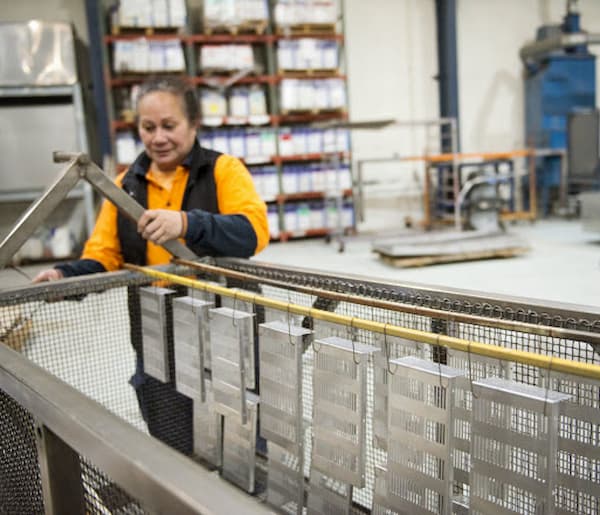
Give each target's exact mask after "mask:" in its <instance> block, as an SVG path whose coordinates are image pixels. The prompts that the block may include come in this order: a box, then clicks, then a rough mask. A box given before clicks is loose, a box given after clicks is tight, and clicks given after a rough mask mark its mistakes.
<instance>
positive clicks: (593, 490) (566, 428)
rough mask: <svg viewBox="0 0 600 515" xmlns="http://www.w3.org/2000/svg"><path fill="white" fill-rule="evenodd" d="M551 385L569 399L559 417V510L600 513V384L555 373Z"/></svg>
mask: <svg viewBox="0 0 600 515" xmlns="http://www.w3.org/2000/svg"><path fill="white" fill-rule="evenodd" d="M544 376H545V379H546V380H547V374H544ZM549 384H550V388H551V389H552V390H554V391H557V392H561V393H564V394H567V395H569V396H570V399H569V400H567V401H566V403H565V404H564V406H563V408H564V409H563V413H562V414H561V415H560V424H559V438H558V463H557V466H558V484H559V486H558V489H557V491H556V494H555V499H554V502H555V506H556V509H557V511H559V512H560V513H572V514H575V513H577V514H579V513H585V514H592V513H600V382H599V381H594V380H592V379H584V378H581V377H578V378H574V377H573V376H567V375H565V374H556V373H552V375H551V377H550V381H549Z"/></svg>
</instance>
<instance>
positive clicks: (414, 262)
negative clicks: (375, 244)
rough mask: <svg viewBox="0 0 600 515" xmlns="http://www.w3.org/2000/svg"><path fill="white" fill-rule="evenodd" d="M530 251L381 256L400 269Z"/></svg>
mask: <svg viewBox="0 0 600 515" xmlns="http://www.w3.org/2000/svg"><path fill="white" fill-rule="evenodd" d="M528 250H529V249H528V248H526V247H515V248H510V249H497V250H486V251H478V252H462V253H456V254H441V255H437V256H417V257H414V256H411V257H397V256H389V255H386V254H381V253H379V252H377V254H379V257H380V259H381V260H382V261H383V262H384V263H386V264H388V265H392V266H395V267H399V268H413V267H419V266H428V265H438V264H442V263H456V262H460V261H474V260H478V259H493V258H507V257H514V256H519V255H521V254H524V253H525V252H527V251H528Z"/></svg>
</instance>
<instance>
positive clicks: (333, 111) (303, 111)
mask: <svg viewBox="0 0 600 515" xmlns="http://www.w3.org/2000/svg"><path fill="white" fill-rule="evenodd" d="M281 114H282V115H283V116H293V115H295V114H311V115H319V114H331V115H334V114H336V115H340V116H341V115H344V114H346V110H345V109H282V110H281Z"/></svg>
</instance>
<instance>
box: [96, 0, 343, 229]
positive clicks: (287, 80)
mask: <svg viewBox="0 0 600 515" xmlns="http://www.w3.org/2000/svg"><path fill="white" fill-rule="evenodd" d="M137 4H138V2H137V1H135V0H121V2H120V5H119V8H118V10H116V11H115V12H114V13H113V14H112V18H111V19H112V23H113V26H112V31H111V32H112V33H111V34H110V35H107V36H105V44H106V48H107V50H109V52H106V53H107V55H109V57H108V59H110V66H106V67H105V68H106V69H107V70H110V72H109V76H108V77H107V84H108V86H109V101H110V102H111V104H112V113H110V115H111V116H112V120H113V123H112V128H113V136H114V149H115V158H116V161H117V163H119V169H124V168H125V167H126V166H127V165H128V164H129V163H131V162H132V161H133V159H134V158H135V156H136V155H137V154H138V153H139V152H140V151H141V150H142V146H141V143H140V142H139V139H138V137H137V135H136V132H135V126H134V123H133V120H134V116H133V114H134V111H133V107H134V105H135V95H136V89H137V85H138V84H139V83H140V82H141V81H143V80H144V78H146V77H147V76H148V75H150V74H156V73H177V74H182V75H184V76H185V77H187V79H188V80H189V81H190V83H192V84H195V85H197V87H198V98H199V101H200V105H201V110H202V128H201V131H200V140H201V144H202V145H203V146H204V147H207V148H212V149H214V150H218V151H220V152H224V153H228V154H232V155H235V156H237V157H239V158H241V159H243V160H244V161H245V163H246V165H247V166H248V168H249V170H250V172H251V173H252V175H253V177H254V179H255V184H256V187H257V190H258V191H259V193H260V194H261V195H262V197H263V198H264V199H265V201H266V202H267V203H268V206H269V224H270V227H271V237H272V238H273V239H282V240H285V239H288V238H291V237H303V236H312V235H326V234H328V233H329V232H330V230H331V229H332V228H340V227H344V228H346V229H349V228H353V227H354V226H355V220H354V206H353V200H352V179H351V171H350V164H349V162H350V135H349V132H348V130H347V129H344V128H342V127H340V126H339V125H340V124H341V122H343V121H344V120H346V119H347V97H346V77H345V76H344V75H343V74H342V73H341V70H342V68H343V59H342V55H343V34H342V33H341V22H340V19H341V16H340V7H339V5H338V1H337V0H319V1H318V2H317V1H313V0H302V1H299V0H285V1H284V0H272V5H271V6H269V4H268V1H267V0H244V1H242V0H205V1H204V2H203V8H202V19H201V20H190V19H189V16H188V14H187V12H186V10H185V9H186V8H185V2H184V0H181V1H179V0H178V1H176V0H163V1H161V2H159V1H155V2H151V3H147V2H146V3H145V4H144V7H143V8H136V6H137ZM165 6H166V7H165ZM138 7H139V6H138ZM155 8H156V9H157V11H156V12H154V9H155ZM182 9H183V15H182ZM165 13H166V14H165ZM136 14H137V17H136ZM157 20H158V21H157ZM165 20H166V22H165ZM196 26H201V27H202V32H201V33H194V31H193V30H192V27H196ZM140 29H143V30H144V33H143V34H140ZM111 104H109V105H111ZM315 123H318V124H319V126H315V125H314V124H315ZM339 197H342V198H343V202H338V200H339ZM336 198H337V200H336ZM339 206H343V209H341V210H340V208H339ZM340 220H341V224H342V225H340Z"/></svg>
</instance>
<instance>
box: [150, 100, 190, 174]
mask: <svg viewBox="0 0 600 515" xmlns="http://www.w3.org/2000/svg"><path fill="white" fill-rule="evenodd" d="M138 120H139V121H138V131H139V133H140V138H142V143H143V144H144V147H145V148H146V153H147V154H148V156H150V159H152V162H153V163H154V165H155V166H156V167H158V169H159V170H161V171H171V170H174V169H175V168H176V167H177V166H178V165H180V164H181V162H182V161H183V160H184V159H185V157H186V156H187V155H188V154H189V152H190V150H191V149H192V146H193V145H194V141H195V139H196V127H195V126H193V125H191V124H190V122H189V121H188V119H187V118H186V116H185V113H184V111H183V105H182V100H181V99H180V98H179V97H177V96H175V95H173V94H172V93H168V92H166V91H154V92H152V93H148V94H147V95H144V96H143V97H142V98H141V100H140V101H139V103H138Z"/></svg>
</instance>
